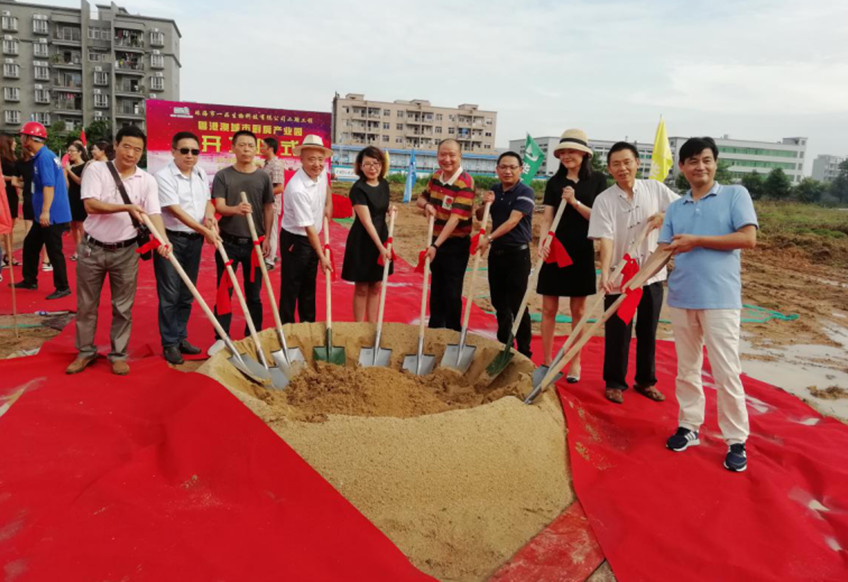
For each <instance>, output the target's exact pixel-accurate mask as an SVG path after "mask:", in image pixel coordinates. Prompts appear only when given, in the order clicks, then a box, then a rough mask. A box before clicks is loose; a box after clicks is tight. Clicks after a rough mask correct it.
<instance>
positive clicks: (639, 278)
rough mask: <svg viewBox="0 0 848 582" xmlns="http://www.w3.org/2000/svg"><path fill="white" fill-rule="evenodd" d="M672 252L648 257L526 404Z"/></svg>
mask: <svg viewBox="0 0 848 582" xmlns="http://www.w3.org/2000/svg"><path fill="white" fill-rule="evenodd" d="M671 254H672V251H671V250H669V249H668V248H665V247H663V248H661V249H657V250H656V251H654V253H653V254H652V255H651V256H650V257H648V260H647V261H645V264H644V265H642V268H641V269H639V272H638V273H636V275H634V276H633V278H632V279H630V281H628V282H627V283H626V284H624V285H622V289H621V291H622V293H621V295H620V296H619V298H618V299H616V300H615V301H614V302H613V304H612V305H610V306H609V308H608V309H607V310H606V311H605V312H604V314H603V315H602V316H601V317H600V318H598V320H597V321H595V323H593V324H592V325H591V326H590V327H589V329H588V330H587V331H586V333H585V334H583V335H582V336H580V338H579V339H578V340H576V341H575V342H574V344H573V345H572V346H571V348H570V349H569V350H568V352H566V353H565V354H564V355H563V356H562V357H561V358H560V359H559V360H557V362H556V363H554V364H551V367H550V369H549V370H548V372H547V373H546V374H545V375H544V377H543V378H542V380H541V381H540V382H539V385H538V386H536V387H534V388H533V391H532V392H530V394H529V395H528V396H527V398H525V399H524V404H531V403H532V402H533V400H535V399H536V397H537V396H538V395H539V394H541V393H542V391H544V390H545V389H546V388H547V387H548V386H550V385H551V384H552V383H553V382H555V381H556V378H557V375H558V374H559V375H561V374H560V372H562V369H563V368H564V367H565V365H566V364H567V363H568V362H569V361H571V358H573V357H574V356H576V355H577V352H579V351H580V350H581V349H582V348H583V346H584V345H586V342H588V341H589V340H590V339H591V338H592V335H593V334H594V333H595V332H596V331H597V330H598V329H600V327H601V326H602V325H604V323H606V321H607V320H608V319H609V318H610V317H612V316H613V315H615V312H616V311H617V310H618V308H619V306H620V305H621V304H622V303H623V302H624V300H625V299H626V298H627V295H626V293H625V292H626V291H627V290H628V289H636V288H637V287H642V286H643V285H644V284H645V283H646V282H647V281H648V279H650V278H651V277H653V276H654V275H655V274H656V273H657V272H658V271H659V270H660V269H662V268H663V267H664V266H665V264H666V263H667V262H668V260H669V259H670V258H671ZM588 320H589V312H588V311H587V312H586V313H585V314H584V315H583V319H581V320H580V323H583V322H584V321H588ZM572 336H576V334H572ZM569 339H570V338H569Z"/></svg>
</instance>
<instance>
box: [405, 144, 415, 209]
mask: <svg viewBox="0 0 848 582" xmlns="http://www.w3.org/2000/svg"><path fill="white" fill-rule="evenodd" d="M413 186H415V150H412V154H411V155H410V156H409V169H407V171H406V185H405V186H404V187H403V201H404V202H410V201H411V200H412V187H413Z"/></svg>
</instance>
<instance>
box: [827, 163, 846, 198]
mask: <svg viewBox="0 0 848 582" xmlns="http://www.w3.org/2000/svg"><path fill="white" fill-rule="evenodd" d="M829 194H830V197H831V198H833V199H834V201H835V202H836V203H838V204H846V203H848V160H845V161H844V162H842V163H841V164H839V174H838V175H837V176H836V178H834V180H833V181H832V182H831V183H830V192H829Z"/></svg>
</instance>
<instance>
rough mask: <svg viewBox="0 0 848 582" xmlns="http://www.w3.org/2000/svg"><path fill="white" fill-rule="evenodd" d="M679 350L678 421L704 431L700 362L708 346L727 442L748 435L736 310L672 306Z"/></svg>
mask: <svg viewBox="0 0 848 582" xmlns="http://www.w3.org/2000/svg"><path fill="white" fill-rule="evenodd" d="M670 312H671V325H672V328H673V329H674V346H675V349H676V351H677V382H676V388H677V403H678V405H679V406H680V413H679V424H680V426H682V427H683V428H688V429H689V430H695V431H697V430H700V427H701V425H702V424H703V423H704V404H705V398H704V387H703V379H702V375H701V374H702V366H703V364H704V344H706V346H707V355H708V356H709V358H710V366H711V368H712V376H713V380H714V381H715V389H716V392H717V393H718V394H717V396H718V426H719V428H720V429H721V434H722V436H723V437H724V440H725V441H726V442H727V444H728V445H731V444H734V443H744V442H745V441H746V440H747V439H748V434H749V427H748V409H747V408H746V406H745V390H744V388H743V387H742V380H741V379H740V377H739V375H740V374H741V373H742V366H741V364H740V362H739V326H740V310H738V309H678V308H674V307H672V308H670Z"/></svg>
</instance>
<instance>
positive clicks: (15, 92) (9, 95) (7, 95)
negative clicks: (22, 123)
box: [3, 87, 21, 101]
mask: <svg viewBox="0 0 848 582" xmlns="http://www.w3.org/2000/svg"><path fill="white" fill-rule="evenodd" d="M3 99H5V100H6V101H20V100H21V90H20V88H18V87H3Z"/></svg>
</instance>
